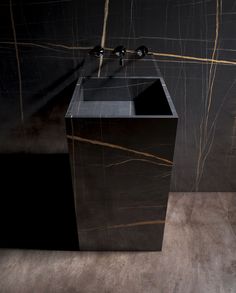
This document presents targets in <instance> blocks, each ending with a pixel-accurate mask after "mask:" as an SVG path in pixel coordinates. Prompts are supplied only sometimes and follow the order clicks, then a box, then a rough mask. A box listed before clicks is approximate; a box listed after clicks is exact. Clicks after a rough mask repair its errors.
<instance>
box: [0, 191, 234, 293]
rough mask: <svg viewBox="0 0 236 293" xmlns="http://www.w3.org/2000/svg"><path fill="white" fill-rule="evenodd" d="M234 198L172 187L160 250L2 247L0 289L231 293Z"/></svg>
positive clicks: (27, 292) (11, 291) (83, 292)
mask: <svg viewBox="0 0 236 293" xmlns="http://www.w3.org/2000/svg"><path fill="white" fill-rule="evenodd" d="M235 203H236V193H171V194H170V199H169V204H168V212H167V224H166V229H165V237H164V244H163V251H162V252H136V253H135V252H130V253H128V252H58V251H54V252H49V251H48V252H47V251H30V250H1V251H0V288H1V292H4V293H8V292H9V293H15V292H17V293H19V292H22V293H31V292H36V293H38V292H49V293H50V292H52V293H54V292H68V293H71V292H79V293H88V292H89V293H90V292H94V293H96V292H101V293H108V292H112V293H113V292H115V293H126V292H127V293H130V292H140V293H143V292H148V293H156V292H161V293H189V292H191V293H199V292H201V293H234V292H235V291H236V242H235V237H236V236H235V235H236V221H235V214H236V209H235Z"/></svg>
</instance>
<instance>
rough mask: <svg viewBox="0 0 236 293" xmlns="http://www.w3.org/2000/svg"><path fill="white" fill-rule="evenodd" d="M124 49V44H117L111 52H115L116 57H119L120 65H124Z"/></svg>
mask: <svg viewBox="0 0 236 293" xmlns="http://www.w3.org/2000/svg"><path fill="white" fill-rule="evenodd" d="M125 53H126V49H125V47H124V46H118V47H116V48H115V49H114V50H113V54H115V55H116V56H117V57H119V64H120V65H121V66H124V59H123V57H124V56H125Z"/></svg>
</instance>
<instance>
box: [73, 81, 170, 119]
mask: <svg viewBox="0 0 236 293" xmlns="http://www.w3.org/2000/svg"><path fill="white" fill-rule="evenodd" d="M79 101H80V103H79V105H78V112H77V114H78V115H79V116H82V117H85V116H91V117H120V116H121V117H123V116H125V117H127V116H129V117H130V116H132V117H133V116H140V115H143V116H171V115H172V111H171V107H170V104H169V100H168V97H167V92H165V90H164V87H163V84H162V81H161V79H160V78H113V77H106V78H88V77H86V78H83V79H82V82H81V84H80V89H79Z"/></svg>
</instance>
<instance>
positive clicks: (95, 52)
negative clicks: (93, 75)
mask: <svg viewBox="0 0 236 293" xmlns="http://www.w3.org/2000/svg"><path fill="white" fill-rule="evenodd" d="M89 54H90V55H92V56H95V57H101V56H103V54H104V49H103V48H102V47H101V46H99V45H98V46H96V47H94V48H93V49H92V50H91V51H90V52H89Z"/></svg>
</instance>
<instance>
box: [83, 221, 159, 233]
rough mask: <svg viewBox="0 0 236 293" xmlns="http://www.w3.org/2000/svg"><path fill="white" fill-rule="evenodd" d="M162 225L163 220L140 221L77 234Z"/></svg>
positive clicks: (85, 230)
mask: <svg viewBox="0 0 236 293" xmlns="http://www.w3.org/2000/svg"><path fill="white" fill-rule="evenodd" d="M163 224H165V221H163V220H156V221H141V222H134V223H128V224H119V225H112V226H101V227H93V228H87V229H80V231H79V233H82V232H90V231H96V230H107V229H119V228H129V227H136V226H145V225H163Z"/></svg>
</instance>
